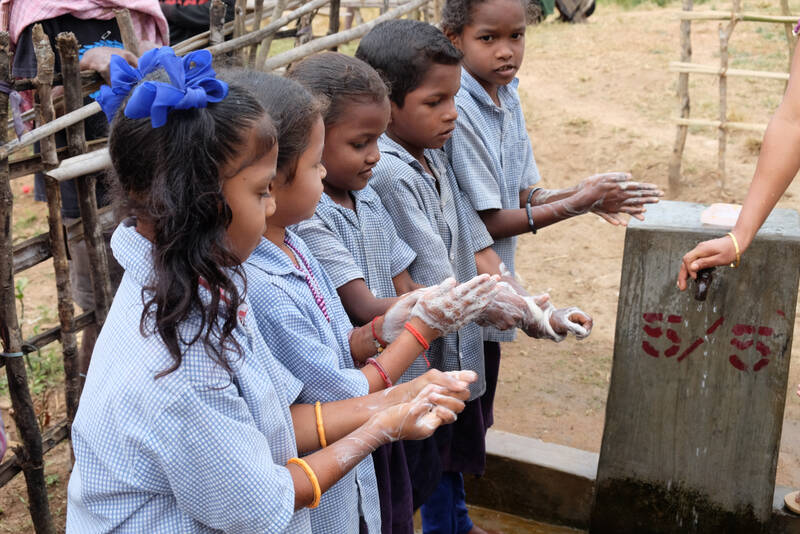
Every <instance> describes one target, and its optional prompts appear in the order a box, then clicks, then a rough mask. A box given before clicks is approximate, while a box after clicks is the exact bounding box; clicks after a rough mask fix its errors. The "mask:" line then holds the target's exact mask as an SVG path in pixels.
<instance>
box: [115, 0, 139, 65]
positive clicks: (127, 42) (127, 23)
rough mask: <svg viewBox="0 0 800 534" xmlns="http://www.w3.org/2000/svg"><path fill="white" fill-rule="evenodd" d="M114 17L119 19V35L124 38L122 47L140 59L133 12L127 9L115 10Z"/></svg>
mask: <svg viewBox="0 0 800 534" xmlns="http://www.w3.org/2000/svg"><path fill="white" fill-rule="evenodd" d="M114 16H115V17H116V19H117V26H119V33H120V36H121V37H122V46H124V47H125V50H127V51H129V52H131V53H132V54H133V55H134V56H136V57H139V55H140V54H139V51H140V48H139V36H138V35H136V30H134V29H133V19H132V18H131V12H130V11H128V10H127V9H125V8H123V9H115V10H114Z"/></svg>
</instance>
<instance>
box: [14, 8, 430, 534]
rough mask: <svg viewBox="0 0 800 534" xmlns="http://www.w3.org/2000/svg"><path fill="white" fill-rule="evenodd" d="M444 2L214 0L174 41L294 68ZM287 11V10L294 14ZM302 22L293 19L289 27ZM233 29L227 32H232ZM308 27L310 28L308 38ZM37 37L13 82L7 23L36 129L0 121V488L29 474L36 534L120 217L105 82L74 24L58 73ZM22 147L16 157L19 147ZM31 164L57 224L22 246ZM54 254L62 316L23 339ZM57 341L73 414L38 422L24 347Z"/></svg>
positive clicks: (127, 27) (128, 33)
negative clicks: (316, 33)
mask: <svg viewBox="0 0 800 534" xmlns="http://www.w3.org/2000/svg"><path fill="white" fill-rule="evenodd" d="M432 1H433V2H435V4H434V5H435V7H438V2H437V1H436V0H409V1H407V2H402V3H400V2H398V1H397V0H391V2H390V1H389V0H380V1H376V2H374V3H375V5H376V7H379V8H380V9H381V15H380V16H379V17H377V18H375V19H373V20H371V21H369V22H365V23H362V24H359V25H358V26H356V27H354V28H351V29H349V30H346V31H339V18H340V16H339V15H340V13H339V11H340V7H341V6H342V5H344V6H345V7H363V6H364V4H362V3H357V2H350V1H349V0H345V1H344V2H342V0H311V1H308V2H302V1H299V0H274V1H273V2H271V3H269V2H266V3H265V2H264V0H255V5H254V7H255V8H254V9H253V10H252V12H249V13H248V11H247V9H246V0H236V4H235V17H234V20H233V21H232V22H229V23H227V24H224V18H225V4H223V3H222V2H221V1H220V0H213V2H212V5H211V7H210V21H209V30H208V31H206V32H203V33H201V34H199V35H196V36H193V37H191V38H189V39H187V40H185V41H183V42H181V43H179V44H177V45H175V46H174V48H175V50H176V52H177V53H178V54H185V53H187V52H190V51H192V50H198V49H201V48H206V49H208V50H209V51H210V52H211V53H212V54H213V55H214V56H215V57H217V56H221V55H224V54H232V55H235V56H236V57H237V58H238V59H239V60H240V62H241V63H242V64H243V65H246V66H249V67H250V68H257V69H261V70H267V71H269V70H275V69H278V68H281V67H285V66H287V65H289V64H291V63H293V62H296V61H298V60H300V59H302V58H303V57H305V56H308V55H310V54H314V53H316V52H319V51H321V50H325V49H331V48H335V47H337V46H339V45H341V44H344V43H347V42H349V41H352V40H354V39H358V38H360V37H362V36H363V35H365V34H366V33H367V32H368V31H369V30H370V29H371V28H372V27H374V26H375V25H376V24H378V23H379V22H382V21H384V20H389V19H394V18H399V17H402V16H405V15H409V14H411V13H412V12H416V15H415V16H416V17H417V18H420V17H423V16H424V17H425V18H426V19H429V18H430V17H431V16H432V14H431V12H432V10H431V9H430V6H429V5H428V4H429V2H432ZM287 10H290V11H287ZM317 14H320V15H327V16H328V19H329V24H328V34H327V35H326V36H324V37H320V38H317V39H310V36H311V34H312V31H311V24H312V20H313V18H314V16H315V15H317ZM117 21H118V24H119V27H120V31H121V33H122V37H123V44H124V46H125V48H127V49H128V50H131V51H132V52H134V53H138V51H139V47H138V42H137V40H136V37H135V35H134V33H133V28H132V24H131V21H130V14H129V13H128V11H127V10H120V11H118V12H117ZM293 22H296V28H294V29H288V30H287V29H286V27H287V25H289V24H290V23H293ZM229 35H230V36H232V38H231V39H230V40H228V41H225V40H224V39H225V37H226V36H229ZM289 36H295V37H296V40H295V45H296V46H295V47H294V48H292V49H290V50H288V51H286V52H283V53H280V54H276V55H274V56H272V57H269V50H270V45H271V42H272V40H273V38H281V37H289ZM303 36H306V37H303ZM33 41H34V47H35V52H36V58H37V64H38V70H37V74H36V77H35V78H32V79H24V80H13V79H12V77H11V65H12V57H11V53H10V48H9V45H10V42H9V36H8V33H5V32H0V82H4V83H6V84H8V87H11V88H12V89H16V90H18V91H20V90H28V89H33V90H35V92H36V97H37V103H36V106H35V109H34V112H33V113H28V114H26V115H24V116H23V119H25V118H28V117H32V116H33V117H34V118H35V124H36V128H35V129H34V130H32V131H30V132H27V133H25V134H23V135H21V136H20V137H18V138H15V139H9V128H8V127H6V128H0V214H2V216H0V343H1V346H0V352H1V355H0V367H2V366H5V369H6V375H7V377H8V386H9V393H10V397H11V404H12V408H13V418H14V422H15V424H16V428H17V431H18V434H19V438H20V442H21V445H19V446H17V447H14V450H13V454H9V456H8V458H7V459H6V460H5V461H4V462H3V463H2V464H0V487H2V486H3V485H5V484H6V483H7V482H8V481H9V480H11V479H12V478H13V477H14V476H15V475H16V474H17V473H19V472H20V471H22V472H23V473H24V476H25V482H26V486H27V491H28V506H29V511H30V515H31V518H32V520H33V525H34V529H35V531H36V532H37V533H38V534H43V533H48V534H49V533H53V532H55V527H54V525H53V520H52V517H51V514H50V507H49V503H48V496H47V488H46V484H45V479H44V454H45V453H46V452H48V451H49V450H50V449H52V448H53V447H55V446H56V445H57V444H58V443H59V442H61V441H62V440H64V439H65V438H67V437H68V436H69V429H70V425H71V422H72V420H73V418H74V416H75V412H76V410H77V408H78V400H79V398H80V392H81V387H82V380H81V377H80V374H79V369H78V343H77V333H78V332H80V331H81V330H82V329H84V328H86V327H87V326H89V325H91V324H95V325H97V327H98V329H99V328H100V327H101V326H102V325H103V322H104V321H105V318H106V315H107V313H108V309H109V306H110V304H111V299H112V291H111V282H110V278H109V271H108V258H107V257H106V249H105V245H104V240H103V237H102V232H103V229H107V228H110V227H113V225H114V223H115V220H114V217H113V215H112V213H111V210H110V209H109V208H103V209H98V207H97V203H96V197H95V186H96V184H95V178H94V176H93V175H92V174H91V173H94V172H97V171H101V170H103V169H105V168H107V167H108V166H109V164H110V159H109V156H108V150H107V148H106V140H105V139H101V140H97V141H90V142H87V141H86V137H85V134H84V126H83V121H84V120H85V119H86V118H88V117H90V116H92V115H94V114H96V113H98V112H100V106H99V105H98V104H97V103H96V102H93V103H91V104H89V105H86V106H84V105H82V104H83V99H84V97H85V95H87V94H88V93H89V92H91V91H92V90H94V89H95V88H96V87H97V85H98V82H99V80H100V79H99V77H98V75H97V74H96V73H86V72H81V71H80V67H79V61H78V42H77V40H76V39H75V36H74V35H73V34H71V33H62V34H59V35H58V36H57V38H56V42H57V49H58V50H57V53H58V54H59V56H60V59H61V73H58V74H56V73H54V59H55V53H56V52H54V51H53V50H52V49H51V47H50V42H49V39H48V37H47V36H46V35H45V34H44V32H43V31H42V27H41V26H40V25H36V26H35V27H34V30H33ZM55 86H63V89H64V91H63V99H62V100H63V105H64V109H65V113H64V114H63V115H61V116H60V117H58V118H56V116H55V111H54V105H53V101H54V98H53V87H55ZM8 104H9V95H8V93H7V92H3V91H0V124H3V125H7V126H8V125H10V121H9V116H8V115H9V105H8ZM65 129H66V133H67V146H66V147H65V148H62V149H57V148H56V143H55V140H54V137H53V136H54V134H55V133H56V132H59V131H62V130H65ZM36 142H39V143H40V152H39V153H38V154H35V155H33V156H19V153H20V151H22V150H23V149H25V148H27V147H30V146H31V145H33V144H34V143H36ZM14 155H18V157H16V158H12V156H14ZM34 172H42V173H44V175H45V182H46V191H47V206H48V227H49V232H48V233H47V234H42V235H37V236H35V237H32V238H30V239H27V240H25V241H23V242H21V243H18V244H17V245H13V241H12V230H13V219H12V210H13V195H12V192H11V180H14V179H17V178H20V177H22V176H27V175H30V174H32V173H34ZM70 179H75V181H76V185H77V190H78V197H79V206H80V212H81V220H80V221H79V222H78V223H76V224H72V225H71V226H70V227H69V228H65V227H64V224H63V221H62V219H61V198H60V197H61V193H60V188H59V183H60V182H62V181H64V180H70ZM80 239H83V240H85V241H86V244H87V250H88V254H89V259H90V262H91V265H92V266H93V271H92V272H91V279H92V287H93V292H94V309H93V310H91V311H87V312H85V313H82V314H80V315H77V316H75V314H74V311H73V304H72V288H71V287H70V279H69V268H68V263H67V258H68V249H69V245H70V244H71V243H74V242H76V241H78V240H80ZM51 257H52V258H53V268H54V270H55V279H56V294H57V302H58V324H59V326H57V327H55V328H51V329H49V330H47V331H45V332H42V333H39V334H38V335H36V336H33V337H31V338H28V339H23V338H22V332H21V329H20V325H19V319H18V316H17V310H16V305H15V291H14V288H15V286H14V276H15V275H16V274H17V273H19V272H21V271H24V270H26V269H29V268H31V267H33V266H35V265H38V264H40V263H42V262H44V261H46V260H48V259H49V258H51ZM54 341H60V343H61V348H62V354H63V362H64V375H65V380H64V382H65V399H66V418H65V419H64V420H62V421H59V422H57V423H56V424H54V425H51V426H50V427H49V428H46V429H40V427H39V423H38V420H37V417H36V413H35V411H34V406H33V402H32V398H31V394H30V391H29V389H28V377H27V371H26V367H25V358H24V357H23V356H24V355H25V354H27V353H30V352H33V351H36V350H38V349H40V348H42V347H44V346H45V345H48V344H49V343H52V342H54Z"/></svg>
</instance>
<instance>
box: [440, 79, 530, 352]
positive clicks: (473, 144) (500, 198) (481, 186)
mask: <svg viewBox="0 0 800 534" xmlns="http://www.w3.org/2000/svg"><path fill="white" fill-rule="evenodd" d="M518 85H519V80H518V79H516V78H515V79H514V80H513V81H512V82H511V83H510V84H508V85H503V86H500V87H499V88H498V89H497V96H498V98H499V99H500V104H501V106H499V107H498V106H496V105H495V104H494V102H493V101H492V98H491V97H490V96H489V94H488V93H487V92H486V90H485V89H484V88H483V87H482V86H481V84H479V83H478V81H477V80H476V79H475V78H473V77H472V75H470V74H469V73H468V72H467V70H466V69H464V68H462V69H461V89H459V91H458V94H457V95H456V107H457V108H458V120H457V122H456V129H455V130H454V131H453V136H452V137H451V138H450V140H449V141H448V142H447V144H445V151H446V152H447V155H448V158H449V160H450V163H451V165H452V166H453V172H454V173H455V176H456V179H457V180H458V185H459V186H460V187H461V189H462V190H463V191H464V193H466V195H467V197H469V200H470V202H471V203H472V206H473V207H474V208H475V210H476V211H484V210H492V209H519V207H520V202H519V192H520V191H522V190H524V189H527V188H529V187H530V186H532V185H534V184H536V183H537V182H538V181H539V179H540V178H539V169H538V168H537V167H536V160H535V159H534V157H533V150H532V149H531V141H530V138H529V137H528V132H527V130H526V129H525V116H524V115H523V113H522V106H521V104H520V100H519V93H518V92H517V86H518ZM516 246H517V238H516V236H513V237H504V238H500V239H497V240H495V242H494V245H493V248H494V250H495V252H497V254H498V256H500V259H502V260H503V263H505V264H506V267H508V269H509V270H510V271H511V272H512V273H513V272H515V271H514V252H515V251H516ZM484 330H485V332H484V335H485V339H487V340H488V341H512V340H513V339H514V337H515V335H516V330H515V329H513V328H512V329H510V330H506V331H505V332H501V331H499V330H496V329H494V328H486V329H484Z"/></svg>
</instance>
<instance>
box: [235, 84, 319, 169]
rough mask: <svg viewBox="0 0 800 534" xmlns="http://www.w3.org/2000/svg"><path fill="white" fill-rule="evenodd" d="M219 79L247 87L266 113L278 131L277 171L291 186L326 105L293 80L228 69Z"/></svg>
mask: <svg viewBox="0 0 800 534" xmlns="http://www.w3.org/2000/svg"><path fill="white" fill-rule="evenodd" d="M222 79H224V80H228V81H230V82H232V83H235V84H237V85H241V86H242V87H246V88H247V89H248V90H249V91H250V92H251V93H253V96H255V97H256V100H258V103H259V104H261V105H262V106H263V107H264V109H265V110H266V111H267V113H269V116H270V117H271V118H272V121H273V123H274V124H275V128H276V129H277V131H278V169H280V170H282V171H283V172H284V174H285V175H286V178H287V181H288V182H291V181H292V179H293V178H294V173H295V170H296V168H297V161H298V159H300V155H301V154H302V153H303V152H304V151H305V150H306V148H308V143H309V142H310V141H311V128H312V127H313V126H314V122H315V121H316V120H317V119H318V118H320V117H323V116H324V114H325V110H326V104H325V102H324V101H322V100H321V99H319V98H316V97H315V96H314V95H312V94H311V93H310V92H309V91H308V90H306V88H305V87H303V86H302V85H300V84H299V83H297V82H296V81H294V80H290V79H288V78H285V77H283V76H278V75H276V74H269V73H266V72H260V71H256V70H249V69H248V70H246V69H230V70H228V71H225V72H223V73H222Z"/></svg>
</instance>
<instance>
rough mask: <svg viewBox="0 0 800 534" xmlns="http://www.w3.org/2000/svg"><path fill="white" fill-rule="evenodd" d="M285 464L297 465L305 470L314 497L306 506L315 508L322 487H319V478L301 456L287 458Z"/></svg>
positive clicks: (320, 495) (317, 504)
mask: <svg viewBox="0 0 800 534" xmlns="http://www.w3.org/2000/svg"><path fill="white" fill-rule="evenodd" d="M286 464H287V465H288V464H294V465H297V466H299V467H300V469H302V470H303V471H304V472H305V474H306V476H307V477H308V480H309V481H310V482H311V487H312V488H313V489H314V499H313V500H312V501H311V504H309V505H308V508H316V507H317V506H319V500H320V498H321V497H322V489H321V488H320V487H319V480H318V479H317V475H316V473H314V470H313V469H311V466H310V465H308V463H306V461H305V460H303V459H302V458H289V461H288V462H286Z"/></svg>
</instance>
